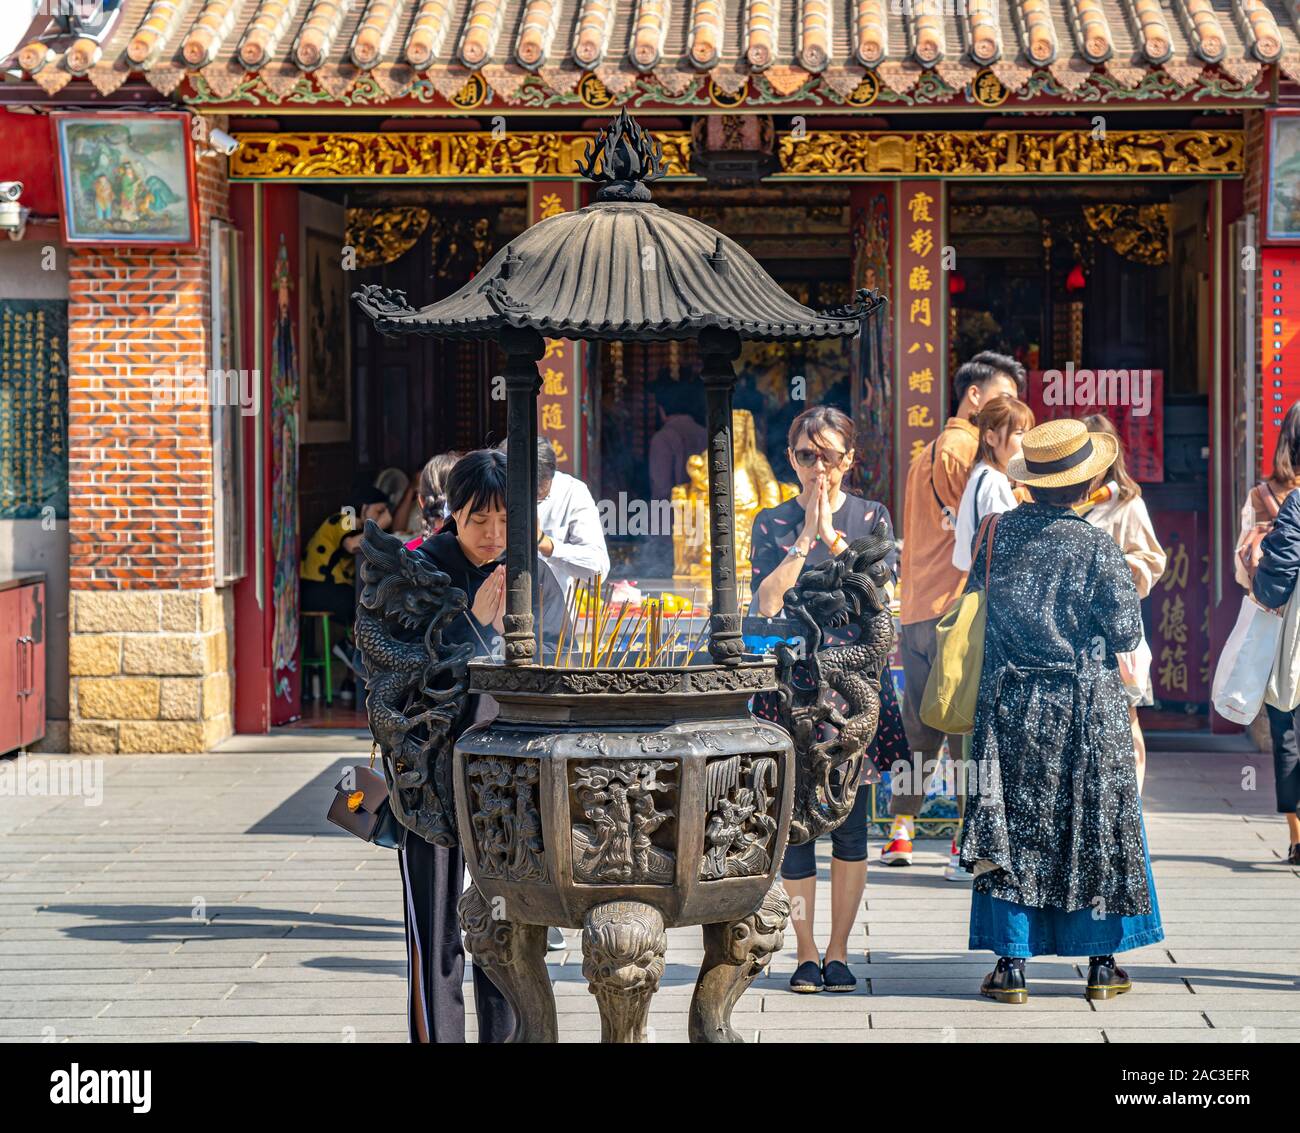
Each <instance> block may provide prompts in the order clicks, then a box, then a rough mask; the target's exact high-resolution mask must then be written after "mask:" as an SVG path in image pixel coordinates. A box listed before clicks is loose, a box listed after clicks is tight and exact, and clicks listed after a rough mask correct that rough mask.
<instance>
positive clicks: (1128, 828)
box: [961, 503, 1151, 916]
mask: <svg viewBox="0 0 1300 1133" xmlns="http://www.w3.org/2000/svg"><path fill="white" fill-rule="evenodd" d="M985 557H986V549H985V547H984V546H981V548H980V551H979V554H978V555H977V556H976V558H975V561H974V562H973V563H972V564H971V571H970V576H969V578H970V581H969V582H968V587H969V588H971V589H982V588H983V586H984V570H985ZM988 595H989V596H988V628H987V633H986V637H985V643H984V670H983V674H982V676H981V679H980V694H979V705H978V707H977V709H976V713H975V730H974V734H973V735H972V737H971V740H972V743H971V757H972V760H973V762H974V764H975V771H976V773H977V775H978V780H977V781H976V782H968V786H967V790H968V791H969V795H968V799H967V805H966V820H965V824H964V828H963V833H962V844H961V862H962V865H963V866H965V867H966V868H967V869H973V867H974V866H975V864H976V862H979V861H987V862H992V863H993V864H994V865H996V866H997V867H999V868H997V869H992V870H986V871H985V872H982V873H980V874H978V875H977V876H976V878H975V887H976V888H977V889H979V890H981V891H983V892H987V893H989V894H991V895H992V896H994V897H1000V898H1002V899H1003V900H1005V901H1014V902H1017V903H1019V904H1022V905H1030V906H1033V907H1035V908H1056V909H1063V910H1065V911H1066V912H1073V911H1075V910H1076V909H1082V908H1088V907H1092V908H1094V909H1097V910H1098V914H1099V915H1113V916H1134V915H1138V914H1142V913H1149V912H1150V911H1151V896H1150V893H1149V892H1148V887H1147V874H1146V856H1145V849H1144V845H1143V832H1142V818H1141V809H1140V804H1139V802H1138V794H1137V773H1136V769H1135V766H1134V760H1133V736H1132V732H1131V731H1130V730H1129V719H1128V700H1127V698H1126V697H1125V695H1124V690H1123V686H1122V683H1121V681H1120V676H1119V671H1118V667H1117V662H1116V658H1115V654H1116V653H1125V652H1128V651H1129V650H1132V649H1136V648H1137V646H1138V643H1139V641H1140V640H1141V637H1142V615H1141V610H1140V608H1139V605H1138V596H1137V589H1136V587H1135V586H1134V585H1133V576H1132V574H1131V573H1130V572H1129V569H1128V566H1127V564H1126V563H1125V562H1124V556H1123V555H1122V554H1121V553H1120V549H1119V547H1117V546H1116V545H1115V542H1114V540H1112V539H1111V538H1110V536H1109V535H1107V534H1106V533H1105V532H1103V531H1100V530H1099V529H1097V528H1095V527H1092V526H1090V525H1089V524H1088V523H1087V522H1086V521H1085V520H1084V519H1082V518H1081V517H1080V516H1078V515H1076V514H1075V513H1074V512H1073V511H1071V510H1070V509H1069V508H1058V507H1052V506H1050V505H1048V504H1039V503H1030V504H1022V505H1021V506H1020V507H1018V508H1016V509H1014V510H1013V511H1009V512H1006V513H1004V514H1003V515H1002V516H1001V518H1000V519H999V521H998V526H997V531H996V535H995V539H994V546H993V564H992V569H991V571H990V574H989V583H988Z"/></svg>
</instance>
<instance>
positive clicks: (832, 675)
mask: <svg viewBox="0 0 1300 1133" xmlns="http://www.w3.org/2000/svg"><path fill="white" fill-rule="evenodd" d="M892 549H893V542H892V541H891V540H890V538H889V536H888V534H887V533H886V528H885V525H884V524H883V523H882V524H880V525H878V526H877V528H876V530H875V531H874V532H873V533H872V534H871V535H869V536H867V537H866V538H864V539H858V540H855V541H854V542H853V543H851V544H850V545H849V546H848V548H846V549H845V550H844V551H843V552H842V553H841V554H840V555H839V556H838V557H837V558H834V559H828V560H827V561H826V562H823V563H819V564H817V565H816V566H812V567H808V568H807V569H805V570H804V572H803V573H802V574H801V575H800V576H799V581H798V582H797V583H795V585H794V586H793V587H792V588H791V589H789V590H787V591H786V593H785V599H784V602H785V608H786V609H787V610H788V611H789V612H790V613H791V614H792V615H793V616H794V617H795V618H796V619H797V620H798V621H799V622H801V623H802V624H803V625H804V627H805V628H806V630H807V635H806V636H807V650H806V656H805V657H804V658H803V663H804V664H806V666H807V669H808V672H809V674H810V676H811V678H812V688H811V689H809V690H803V689H800V688H798V687H796V685H795V683H794V669H795V666H796V664H798V663H799V661H800V658H799V657H798V656H797V655H796V654H795V651H794V650H793V649H791V648H790V647H789V646H788V645H779V646H777V650H776V653H777V667H776V676H777V683H778V685H779V686H780V688H779V692H778V696H777V702H778V708H777V713H778V722H779V723H780V724H782V725H783V726H784V727H785V729H786V730H787V731H788V732H789V733H790V735H791V737H792V738H793V740H794V746H795V774H796V780H795V797H794V814H793V816H792V818H791V821H790V844H791V845H799V844H801V843H803V842H810V841H812V840H813V839H814V838H817V837H819V836H820V835H822V834H826V833H828V832H829V831H831V830H834V829H835V828H836V827H838V826H839V825H840V823H842V822H843V821H844V820H845V819H846V818H847V817H848V815H849V812H850V811H851V810H852V809H853V804H854V802H855V800H856V799H857V794H858V786H859V782H860V779H861V770H862V759H863V756H864V755H865V754H866V750H867V747H868V746H869V745H870V743H871V741H872V739H874V738H875V734H876V726H877V725H878V723H879V721H880V675H881V672H882V671H883V669H884V667H885V664H886V662H887V660H888V658H889V653H890V650H891V649H892V648H893V645H894V621H893V617H892V616H891V614H890V612H889V604H888V602H887V601H886V599H885V593H884V586H885V583H886V581H887V580H888V578H889V568H888V566H887V565H886V563H885V557H886V556H887V555H888V554H889V552H890V551H891V550H892ZM849 625H856V626H857V627H858V631H859V635H858V638H857V640H856V641H853V642H851V643H849V644H846V645H831V646H829V647H823V644H824V642H825V640H826V631H827V630H835V629H842V628H844V627H846V626H849ZM832 693H834V694H837V699H838V701H839V703H838V704H837V703H836V699H833V698H832V695H831V694H832ZM837 772H838V774H837Z"/></svg>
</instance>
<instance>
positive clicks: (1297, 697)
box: [1264, 586, 1300, 712]
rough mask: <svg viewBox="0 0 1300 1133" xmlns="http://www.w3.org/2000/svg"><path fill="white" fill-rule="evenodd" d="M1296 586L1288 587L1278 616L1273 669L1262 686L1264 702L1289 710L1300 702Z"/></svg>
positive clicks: (1299, 592)
mask: <svg viewBox="0 0 1300 1133" xmlns="http://www.w3.org/2000/svg"><path fill="white" fill-rule="evenodd" d="M1298 599H1300V586H1297V587H1296V588H1295V589H1294V590H1292V591H1291V598H1290V600H1289V601H1288V602H1287V604H1286V612H1285V613H1284V614H1283V616H1282V632H1281V633H1280V634H1279V635H1278V639H1277V652H1276V653H1275V654H1274V660H1273V673H1272V675H1271V676H1270V677H1269V678H1268V688H1266V689H1265V690H1264V703H1266V704H1271V705H1272V706H1273V707H1274V708H1280V709H1282V711H1283V712H1291V711H1293V710H1294V709H1295V708H1296V707H1297V706H1300V600H1298Z"/></svg>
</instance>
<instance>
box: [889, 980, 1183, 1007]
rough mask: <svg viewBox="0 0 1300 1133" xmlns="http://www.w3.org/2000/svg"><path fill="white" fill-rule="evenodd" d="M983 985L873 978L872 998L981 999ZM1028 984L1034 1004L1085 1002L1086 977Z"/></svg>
mask: <svg viewBox="0 0 1300 1133" xmlns="http://www.w3.org/2000/svg"><path fill="white" fill-rule="evenodd" d="M979 985H980V981H979V980H978V979H967V980H955V979H946V980H914V979H903V980H892V979H872V980H871V997H872V999H873V1000H875V1001H877V1002H878V1003H882V1004H886V1005H889V1006H892V1005H893V1004H894V1003H898V1002H905V1001H906V1000H908V999H909V998H911V997H922V998H925V997H934V998H936V999H938V998H939V997H943V998H945V999H946V998H949V997H952V998H956V999H959V1000H968V999H980V995H979ZM1028 986H1029V994H1030V1005H1037V1006H1041V1005H1042V1004H1043V1003H1045V1002H1046V1003H1049V1004H1050V1003H1052V1002H1055V1001H1057V1000H1059V999H1061V998H1070V999H1073V998H1078V999H1079V1000H1080V1001H1081V1002H1082V1001H1083V988H1084V977H1083V976H1078V977H1076V978H1074V979H1070V980H1046V979H1039V978H1037V976H1036V975H1035V974H1034V973H1033V972H1031V973H1030V976H1029V980H1028ZM1137 989H1138V990H1139V991H1140V992H1141V994H1142V996H1143V997H1149V996H1160V997H1166V996H1180V995H1181V996H1187V995H1191V994H1192V991H1191V990H1190V989H1189V988H1188V986H1187V985H1186V984H1185V983H1184V982H1183V981H1182V980H1151V979H1147V980H1142V981H1139V983H1138V985H1137ZM1180 1006H1181V1005H1180Z"/></svg>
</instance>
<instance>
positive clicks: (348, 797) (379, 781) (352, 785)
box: [325, 744, 402, 850]
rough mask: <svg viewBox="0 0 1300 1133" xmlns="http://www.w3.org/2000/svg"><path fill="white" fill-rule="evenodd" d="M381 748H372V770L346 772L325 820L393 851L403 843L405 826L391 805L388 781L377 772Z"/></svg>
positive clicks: (358, 768)
mask: <svg viewBox="0 0 1300 1133" xmlns="http://www.w3.org/2000/svg"><path fill="white" fill-rule="evenodd" d="M378 747H379V745H378V744H373V745H372V746H371V748H370V766H369V767H359V766H358V767H349V768H348V769H347V771H345V772H344V773H343V778H342V779H340V780H339V781H338V784H337V785H336V786H335V788H334V801H333V802H331V803H330V809H329V813H328V814H326V816H325V817H326V818H328V819H329V820H330V821H331V822H332V823H334V825H335V826H338V827H340V828H342V829H343V830H346V831H347V832H348V833H349V834H355V835H356V836H357V837H358V838H360V839H361V840H362V841H363V842H373V843H374V844H375V845H376V846H383V847H384V848H385V849H389V850H393V849H396V848H397V846H398V845H399V844H400V843H401V840H402V826H401V823H399V822H398V821H397V818H396V817H395V816H394V815H393V808H392V807H391V806H390V805H389V802H388V782H387V780H385V778H384V777H383V775H382V774H380V773H379V772H378V771H376V770H375V752H376V750H377V749H378Z"/></svg>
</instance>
